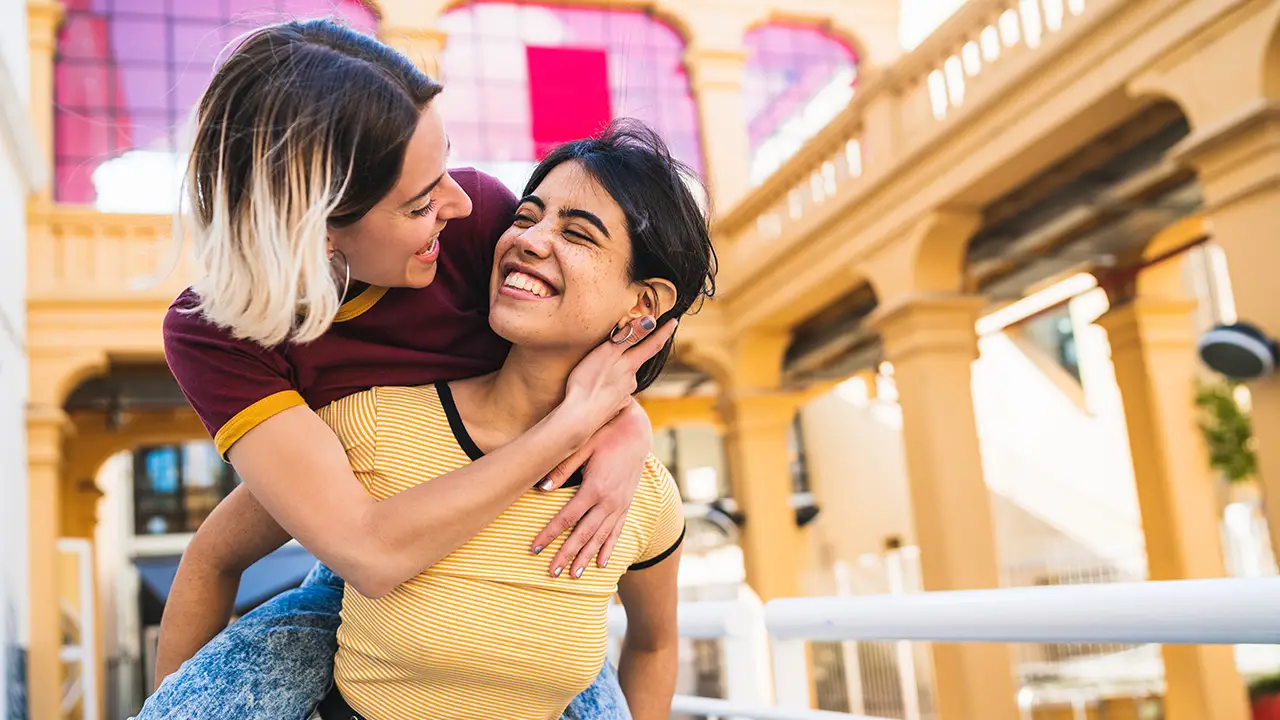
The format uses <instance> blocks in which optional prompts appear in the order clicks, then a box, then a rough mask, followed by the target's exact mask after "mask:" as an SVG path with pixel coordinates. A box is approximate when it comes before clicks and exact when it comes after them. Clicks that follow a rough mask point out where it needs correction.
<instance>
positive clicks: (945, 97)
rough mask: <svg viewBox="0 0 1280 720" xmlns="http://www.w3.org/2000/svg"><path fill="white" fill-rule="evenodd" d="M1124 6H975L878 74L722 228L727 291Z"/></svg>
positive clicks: (1061, 1)
mask: <svg viewBox="0 0 1280 720" xmlns="http://www.w3.org/2000/svg"><path fill="white" fill-rule="evenodd" d="M1122 4H1123V1H1122V0H969V2H967V3H965V5H963V6H962V7H961V8H960V9H959V10H958V11H957V12H956V13H955V14H954V15H953V16H952V17H951V18H950V19H949V20H948V21H947V22H946V23H944V24H943V25H942V26H941V27H939V28H938V29H937V30H936V31H935V32H934V33H933V34H932V35H930V36H929V37H928V38H927V39H926V40H925V41H924V42H923V43H921V44H920V45H919V46H918V47H916V48H915V49H914V50H913V51H911V52H910V53H908V54H907V55H906V56H904V57H903V58H901V59H900V60H898V61H897V62H896V63H894V64H893V65H891V66H889V67H887V68H883V69H880V70H879V71H878V72H874V73H871V74H870V76H869V77H867V78H865V79H864V81H863V82H862V83H861V86H860V89H859V90H858V93H857V94H856V95H855V96H854V98H853V100H852V101H851V102H850V104H849V106H848V107H847V108H845V110H844V111H842V112H841V113H840V114H839V115H837V116H836V118H835V119H834V120H833V121H832V122H831V123H830V124H829V125H828V126H827V127H826V128H825V129H823V130H822V131H821V132H819V133H818V134H817V135H816V136H814V138H813V139H811V140H810V141H809V142H808V143H807V144H806V145H805V146H804V147H802V148H801V149H800V151H799V152H797V153H796V154H795V155H794V156H793V157H792V158H791V159H790V160H789V161H788V162H786V163H785V164H784V165H783V166H782V167H781V168H779V169H778V171H777V172H775V173H774V174H773V175H771V176H770V177H769V178H768V179H767V180H765V181H764V182H763V183H762V184H761V185H759V186H758V187H756V188H755V189H754V190H753V191H752V192H750V193H748V195H747V196H746V197H745V198H744V199H743V200H741V201H740V202H739V203H738V204H737V205H736V206H735V207H733V208H732V209H730V210H729V211H728V212H727V213H726V214H725V215H724V216H722V217H721V218H720V220H719V222H718V223H717V228H716V229H717V237H718V239H719V241H720V246H721V248H722V254H723V256H726V262H724V263H723V264H722V268H723V270H724V272H722V287H723V288H724V289H725V290H726V291H731V290H732V288H733V287H734V286H735V285H736V283H737V282H739V281H740V280H741V279H742V278H744V277H746V276H748V275H750V274H751V273H752V272H753V271H754V270H757V269H759V268H762V267H765V266H767V265H768V264H769V262H770V261H771V260H772V259H773V258H774V257H775V256H776V255H777V253H778V252H781V250H782V248H780V247H778V245H779V243H778V240H779V239H780V238H783V237H791V236H792V235H793V234H794V233H795V232H796V231H798V230H800V229H802V228H805V227H809V226H817V225H821V224H822V219H823V218H822V217H821V216H822V215H823V213H818V212H815V210H816V209H818V208H821V207H822V206H824V205H830V204H831V203H830V201H831V200H832V198H835V197H837V196H841V197H843V198H847V197H848V196H849V194H850V193H862V192H867V191H869V189H870V188H871V187H872V186H874V185H875V184H876V183H877V181H879V180H883V179H884V178H886V177H887V176H888V175H889V174H890V171H892V170H893V169H894V168H901V167H904V166H906V165H907V164H908V163H909V162H910V160H911V158H912V157H913V156H916V155H918V154H919V153H921V152H923V151H926V150H927V149H928V147H930V146H931V145H933V144H935V143H937V142H939V141H940V140H941V139H942V137H943V136H944V135H945V134H946V133H948V132H952V131H955V130H957V129H958V128H959V127H960V126H961V125H962V124H963V122H962V121H963V118H964V117H965V116H966V114H967V113H968V112H970V111H973V110H976V109H977V108H980V107H982V106H983V105H985V104H987V103H989V102H990V101H991V100H993V99H996V98H998V97H999V96H1000V95H1001V94H1003V93H1004V92H1006V91H1007V90H1008V89H1009V88H1011V87H1013V86H1014V84H1016V83H1017V82H1018V81H1019V80H1020V79H1022V78H1023V77H1025V76H1026V75H1027V74H1028V73H1030V72H1032V71H1034V69H1035V65H1036V62H1035V61H1036V60H1038V59H1040V57H1039V56H1043V55H1044V54H1045V52H1046V49H1047V48H1048V47H1049V46H1050V45H1053V44H1060V43H1062V42H1063V41H1064V40H1065V39H1066V38H1067V36H1068V35H1070V34H1071V32H1072V31H1073V30H1075V29H1078V30H1079V31H1080V32H1084V31H1087V29H1088V28H1087V27H1086V26H1087V25H1090V24H1092V23H1094V22H1097V21H1099V20H1100V19H1101V18H1102V17H1103V16H1104V15H1105V14H1106V13H1107V12H1108V11H1111V10H1114V9H1115V8H1117V7H1119V6H1121V5H1122Z"/></svg>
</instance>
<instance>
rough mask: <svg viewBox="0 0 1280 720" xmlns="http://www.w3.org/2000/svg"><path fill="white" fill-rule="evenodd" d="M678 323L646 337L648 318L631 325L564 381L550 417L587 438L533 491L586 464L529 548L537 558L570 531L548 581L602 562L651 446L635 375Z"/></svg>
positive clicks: (606, 559)
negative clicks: (568, 420) (565, 420)
mask: <svg viewBox="0 0 1280 720" xmlns="http://www.w3.org/2000/svg"><path fill="white" fill-rule="evenodd" d="M678 324H679V321H677V320H672V321H670V322H668V323H666V324H665V325H663V326H662V327H661V328H659V329H658V330H657V331H656V332H653V333H652V334H650V335H648V337H645V336H646V334H648V333H650V331H652V330H653V328H654V320H653V318H650V317H645V318H640V319H639V320H636V321H633V323H632V325H631V327H630V328H628V331H627V334H626V335H625V336H624V337H625V340H624V341H623V342H621V343H615V342H613V340H612V339H610V340H606V341H605V342H603V343H601V344H600V346H599V347H597V348H596V349H595V350H592V351H591V354H589V355H587V357H585V358H583V360H582V362H580V363H578V367H576V368H574V371H573V373H571V374H570V375H569V383H568V385H567V386H566V388H565V400H564V403H563V404H561V406H560V407H559V408H557V411H562V412H564V413H565V414H567V415H569V416H571V417H574V418H577V419H578V420H579V421H580V422H582V423H584V425H585V426H586V427H589V428H590V429H591V432H593V433H594V434H593V435H592V436H591V439H590V440H589V441H587V443H586V444H585V445H584V446H583V447H582V448H581V449H579V450H578V452H576V453H574V454H573V455H571V456H570V457H569V458H568V459H567V460H565V461H564V462H562V463H561V464H560V465H559V466H558V467H557V468H556V469H555V470H554V471H553V472H551V473H550V474H549V475H548V476H547V479H546V480H544V481H543V482H542V483H540V484H539V485H538V487H539V488H540V489H542V490H544V491H550V490H554V489H556V488H558V487H560V486H561V485H563V484H564V483H565V482H566V481H567V480H568V479H569V477H570V476H571V475H573V473H574V472H575V471H576V470H577V469H578V468H580V467H583V466H584V465H586V464H587V461H588V460H590V461H591V463H590V465H589V466H588V467H587V468H586V469H585V470H584V476H585V479H584V482H583V484H582V488H581V489H580V490H579V491H578V494H577V495H576V496H575V497H574V499H573V500H570V501H569V502H568V503H567V504H566V505H565V506H564V508H563V509H561V511H560V513H559V514H557V515H556V516H555V517H554V518H552V520H551V522H550V523H549V524H548V525H547V527H546V528H545V529H544V530H543V531H542V532H541V533H539V535H538V537H537V538H535V539H534V541H533V546H532V548H531V549H532V551H533V553H534V554H537V553H540V552H542V549H543V548H545V547H547V546H548V545H550V544H551V542H552V541H554V540H555V539H556V538H558V537H560V536H561V535H563V534H564V533H565V531H567V530H569V529H570V528H573V533H572V534H571V535H570V536H569V539H568V540H566V541H565V543H564V545H563V546H561V548H560V551H559V552H557V553H556V556H555V558H553V559H552V561H551V566H550V568H549V572H550V573H551V575H552V577H559V576H560V573H561V572H562V571H563V570H564V569H565V567H566V565H568V564H569V563H573V565H572V568H571V569H570V575H571V576H572V577H581V576H582V573H583V571H584V570H585V569H586V566H587V563H589V562H590V561H591V558H592V557H594V556H596V554H597V552H599V559H598V560H597V564H598V565H599V566H600V567H604V566H605V565H607V564H608V562H609V555H610V554H611V553H612V552H613V547H614V545H615V544H616V543H617V541H618V537H619V536H620V535H621V533H622V527H623V525H624V524H625V521H626V514H627V508H629V507H631V498H632V497H633V496H634V495H635V492H636V487H637V485H638V484H639V482H640V471H641V469H642V467H643V465H644V459H645V457H646V456H648V454H649V450H650V448H651V447H652V445H653V429H652V427H650V425H649V418H648V416H646V415H645V414H644V411H643V410H641V409H640V407H639V405H637V404H636V402H635V400H634V398H633V397H632V395H633V394H634V393H635V391H636V373H637V372H638V371H639V370H640V366H641V365H643V364H644V363H645V362H647V361H648V360H649V359H650V358H652V357H653V356H654V355H656V354H657V353H658V351H659V350H661V349H662V348H663V346H665V345H666V344H667V341H668V340H670V339H671V335H672V333H674V332H675V331H676V326H677V325H678ZM596 423H599V424H598V425H597V424H596ZM606 423H607V424H606ZM601 426H603V427H601ZM596 428H599V431H596Z"/></svg>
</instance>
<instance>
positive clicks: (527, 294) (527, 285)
mask: <svg viewBox="0 0 1280 720" xmlns="http://www.w3.org/2000/svg"><path fill="white" fill-rule="evenodd" d="M501 289H502V291H503V292H504V294H508V295H512V296H513V297H520V298H525V299H543V298H550V297H555V296H557V295H559V294H560V290H559V288H557V287H556V286H555V283H553V282H551V280H550V279H549V278H548V277H547V276H546V275H543V274H542V273H540V272H538V271H537V270H534V269H533V268H531V267H529V266H526V265H523V264H521V263H518V262H515V261H508V262H505V263H503V264H502V287H501Z"/></svg>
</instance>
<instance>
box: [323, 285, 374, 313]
mask: <svg viewBox="0 0 1280 720" xmlns="http://www.w3.org/2000/svg"><path fill="white" fill-rule="evenodd" d="M386 294H387V288H384V287H381V286H378V285H370V286H369V287H367V288H365V289H364V292H362V293H360V294H359V295H357V296H355V297H353V298H351V299H350V300H348V301H346V302H344V303H342V307H340V308H338V314H337V315H335V316H333V321H334V322H346V321H348V320H354V319H356V318H358V317H360V316H361V315H363V314H364V313H365V312H366V311H368V309H369V308H371V307H373V306H374V303H376V302H378V301H379V300H381V299H382V296H383V295H386Z"/></svg>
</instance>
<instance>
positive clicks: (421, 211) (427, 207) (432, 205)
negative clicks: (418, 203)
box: [410, 198, 436, 217]
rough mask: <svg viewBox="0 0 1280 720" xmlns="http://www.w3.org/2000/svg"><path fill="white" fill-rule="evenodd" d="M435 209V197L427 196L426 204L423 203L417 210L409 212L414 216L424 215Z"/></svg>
mask: <svg viewBox="0 0 1280 720" xmlns="http://www.w3.org/2000/svg"><path fill="white" fill-rule="evenodd" d="M435 209H436V199H435V198H428V199H427V204H426V205H423V206H422V207H420V208H418V209H417V210H413V211H411V212H410V214H411V215H413V216H414V217H425V216H427V215H430V214H431V212H432V211H433V210H435Z"/></svg>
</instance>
